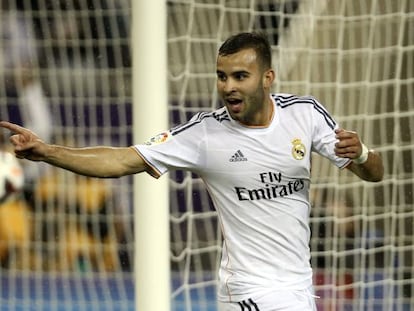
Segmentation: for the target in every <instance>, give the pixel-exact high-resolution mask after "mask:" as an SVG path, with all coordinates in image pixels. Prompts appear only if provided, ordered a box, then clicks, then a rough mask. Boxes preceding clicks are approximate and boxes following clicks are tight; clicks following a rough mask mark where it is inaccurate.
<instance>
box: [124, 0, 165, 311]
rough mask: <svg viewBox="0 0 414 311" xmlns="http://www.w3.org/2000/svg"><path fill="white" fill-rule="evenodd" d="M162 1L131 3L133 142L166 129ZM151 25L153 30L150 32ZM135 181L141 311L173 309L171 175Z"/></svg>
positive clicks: (137, 276)
mask: <svg viewBox="0 0 414 311" xmlns="http://www.w3.org/2000/svg"><path fill="white" fill-rule="evenodd" d="M166 18H167V10H166V2H165V1H164V0H152V1H132V25H133V27H132V33H131V43H132V44H131V45H132V51H133V53H132V55H133V62H132V63H133V71H132V77H133V79H132V81H133V83H132V94H133V97H132V102H133V112H134V118H133V125H134V131H133V132H134V135H133V137H134V141H136V142H144V141H146V140H148V139H149V138H150V137H152V136H154V135H155V134H156V133H160V132H162V131H164V130H166V129H168V126H169V124H168V94H167V92H168V87H167V72H168V70H167V29H166ZM149 28H151V31H149ZM134 180H135V184H134V215H135V216H134V224H135V273H136V274H135V284H136V291H135V292H136V296H135V297H136V306H137V310H154V311H156V310H159V311H164V310H171V303H170V292H171V291H170V260H169V254H170V252H169V200H168V194H169V191H168V175H167V176H163V177H161V178H160V179H159V180H154V179H153V178H152V177H151V176H149V175H144V176H141V175H140V176H136V177H135V179H134Z"/></svg>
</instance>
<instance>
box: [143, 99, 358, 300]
mask: <svg viewBox="0 0 414 311" xmlns="http://www.w3.org/2000/svg"><path fill="white" fill-rule="evenodd" d="M271 99H272V102H273V105H274V114H273V118H272V121H271V123H270V124H269V125H268V126H267V127H246V126H244V125H242V124H240V123H238V122H237V121H235V120H233V119H232V118H231V116H230V114H229V113H228V111H227V109H226V108H225V107H223V108H220V109H218V110H216V111H213V112H204V113H198V114H196V115H195V116H194V117H193V118H192V119H191V120H190V121H188V122H187V123H185V124H183V125H180V126H177V127H175V128H172V129H171V130H169V131H168V132H165V133H162V134H160V135H158V136H156V137H154V138H153V139H151V140H150V141H149V142H147V143H146V144H142V145H136V146H135V148H136V150H137V151H138V153H139V154H140V155H141V156H142V157H143V159H144V160H145V161H146V162H147V164H148V165H149V166H150V167H151V169H152V171H151V172H150V173H151V174H152V175H153V176H155V177H159V176H160V175H161V174H163V173H165V172H166V171H168V170H170V169H185V170H190V171H192V172H194V173H196V174H198V175H199V176H200V177H201V178H202V179H203V181H204V183H205V184H206V187H207V189H208V191H209V193H210V195H211V198H212V201H213V203H214V205H215V208H216V209H217V212H218V215H219V220H220V225H221V229H222V233H223V251H222V260H221V264H220V270H219V279H220V285H219V291H218V299H219V300H221V301H241V300H244V299H248V298H252V297H255V296H256V295H260V294H261V293H264V292H265V291H267V290H269V291H270V290H273V289H280V288H283V289H286V288H292V289H305V288H308V287H309V286H310V285H311V284H312V270H311V266H310V250H309V238H310V229H309V224H308V221H309V214H310V204H309V185H310V169H311V153H312V152H313V151H314V152H317V153H319V154H320V155H322V156H324V157H326V158H328V159H329V160H330V161H331V162H332V163H334V164H335V165H336V166H338V167H339V168H343V167H345V166H346V165H347V164H348V163H349V161H350V160H349V159H344V158H339V157H337V156H336V155H335V153H334V144H335V142H336V141H337V140H336V138H335V132H334V130H335V129H336V128H337V127H338V126H337V124H336V122H335V121H334V120H333V118H332V117H331V116H330V115H329V113H328V112H327V111H326V109H325V108H324V107H323V106H322V105H321V104H320V103H319V102H318V101H317V100H316V99H314V98H312V97H298V96H294V95H290V94H272V95H271Z"/></svg>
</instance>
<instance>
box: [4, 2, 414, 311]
mask: <svg viewBox="0 0 414 311" xmlns="http://www.w3.org/2000/svg"><path fill="white" fill-rule="evenodd" d="M167 11H168V17H167V25H168V27H167V31H168V38H167V42H166V44H167V48H168V77H167V78H168V87H169V91H168V92H169V93H168V99H169V102H168V112H169V117H170V125H171V126H173V125H176V124H179V123H182V122H185V121H186V120H188V118H189V117H190V116H191V115H193V114H194V113H195V112H197V111H200V110H212V109H214V108H216V107H217V106H218V105H219V102H218V100H217V94H216V93H215V91H214V89H215V68H214V66H215V55H216V50H217V47H218V45H219V44H220V43H221V42H222V40H224V39H225V38H226V37H227V36H228V35H230V34H232V33H234V32H239V31H248V30H260V31H265V32H266V33H267V34H268V35H269V39H270V40H271V42H272V44H273V50H274V63H275V64H274V65H275V67H276V72H277V81H276V83H275V91H282V92H292V93H298V94H312V95H313V96H315V97H317V98H318V99H320V100H321V101H322V102H323V103H324V104H325V105H326V107H327V108H328V110H329V111H331V112H332V114H333V115H334V116H335V117H336V118H337V120H338V121H339V122H340V123H341V125H342V126H343V127H345V128H353V129H355V130H357V131H359V132H360V133H361V134H362V136H363V137H364V141H365V143H366V144H367V145H368V146H370V147H373V148H376V149H378V150H379V151H380V152H381V153H382V155H383V157H384V162H385V168H386V175H385V180H384V181H383V182H381V183H379V184H367V183H363V182H360V181H358V180H357V179H355V178H354V177H353V176H350V175H349V174H347V173H339V172H337V171H336V170H335V169H334V168H332V167H331V166H330V164H329V163H326V161H321V159H319V158H318V157H316V156H315V158H314V161H313V187H312V204H313V210H312V214H313V215H312V216H313V218H312V223H311V226H312V230H313V237H312V240H311V249H312V254H313V258H314V259H313V261H314V262H313V265H314V267H315V284H316V290H317V294H318V295H320V296H321V297H322V299H320V300H319V304H320V310H378V311H379V310H384V311H385V310H404V311H405V310H410V308H411V306H412V305H414V298H413V291H414V289H413V286H412V283H413V278H414V276H413V274H414V268H413V259H414V258H413V253H414V248H413V229H412V228H413V220H414V211H413V150H414V147H413V138H412V133H413V132H414V130H413V127H414V106H413V98H414V97H413V93H414V75H413V71H414V33H413V29H414V27H413V26H414V3H413V2H412V1H409V0H395V1H392V0H369V1H358V0H347V1H339V0H331V1H324V0H321V1H307V0H278V1H277V0H275V1H270V0H256V1H247V0H241V1H240V0H239V1H232V0H227V1H225V0H204V1H201V0H192V1H191V0H181V1H180V0H176V1H174V0H171V1H167ZM1 14H2V19H1V20H2V22H3V26H2V28H0V32H1V33H2V34H3V35H2V37H1V41H0V50H3V51H7V48H8V47H10V45H14V44H15V46H14V47H15V49H11V50H12V52H10V51H9V54H8V53H6V52H2V54H1V55H0V64H1V65H2V67H3V68H4V70H3V74H2V75H1V78H0V79H1V84H0V119H6V120H10V121H14V122H17V123H19V124H25V125H30V126H33V127H34V128H37V127H38V128H39V129H40V130H42V131H43V130H44V131H45V132H46V134H47V135H50V141H52V142H57V143H65V144H71V145H76V146H87V145H95V144H112V145H119V146H126V145H130V144H132V143H136V142H134V141H133V135H132V110H133V109H135V108H136V109H139V105H147V104H150V103H140V102H137V103H134V105H133V104H132V90H131V87H132V84H131V81H132V77H131V75H132V60H131V53H130V46H131V40H133V39H134V38H131V31H130V25H131V19H132V16H131V2H130V1H127V0H122V1H110V0H86V1H80V0H66V1H59V0H39V1H25V0H18V1H12V0H6V1H3V2H2V12H1ZM6 15H8V17H10V15H11V17H10V18H11V19H13V20H15V21H16V22H19V23H20V22H21V23H23V24H25V25H26V26H23V29H26V30H25V31H23V33H24V34H25V36H23V37H18V36H19V35H20V34H19V33H18V32H16V33H14V32H13V34H11V33H9V32H8V28H7V26H5V25H4V24H5V21H7V20H8V19H6V18H5V16H6ZM16 16H17V17H16ZM138 18H139V17H138ZM156 19H157V17H156V16H155V17H154V25H149V26H148V28H149V29H150V28H151V27H156ZM22 20H23V21H22ZM24 27H27V28H24ZM13 29H14V28H13ZM27 29H29V30H30V36H29V31H28V30H27ZM12 35H15V36H17V38H15V39H13V38H11V36H12ZM26 36H28V37H26ZM11 43H12V44H11ZM142 44H145V42H143V43H142ZM19 51H20V52H19ZM23 51H25V52H26V53H23ZM18 52H19V53H18ZM149 61H156V60H149ZM39 92H40V93H39ZM27 98H29V100H27ZM25 105H26V106H25ZM32 105H38V108H35V109H31V108H30V107H32ZM34 107H36V106H34ZM45 107H46V108H47V109H46V110H45V109H44V108H45ZM27 111H31V113H32V114H30V115H27ZM39 112H42V113H43V114H40V113H39ZM152 117H153V118H156V116H152ZM45 120H46V121H48V120H49V121H51V122H52V123H51V125H52V126H51V127H47V126H45V123H46V122H45ZM298 121H300V120H298ZM3 134H5V133H2V135H3ZM3 139H6V137H5V136H3ZM23 165H24V169H25V171H26V173H27V185H26V187H25V189H24V192H23V193H22V194H21V195H20V196H19V198H18V199H20V200H23V202H24V204H25V205H24V206H22V205H16V204H14V202H7V204H6V203H4V204H3V203H2V205H1V206H0V221H1V222H0V223H1V225H0V226H1V229H0V244H1V245H2V247H0V250H1V251H2V253H0V259H1V270H0V279H1V284H0V286H1V289H0V310H133V308H134V275H133V258H132V256H133V249H134V238H133V236H134V234H133V232H134V224H133V222H132V221H131V219H132V218H133V217H132V213H133V206H132V205H133V204H132V199H131V198H132V179H131V178H122V179H120V180H116V181H112V180H111V181H101V180H90V179H86V178H81V177H76V176H74V175H73V174H70V173H66V172H63V171H59V170H54V169H50V168H48V167H46V166H42V165H35V166H33V165H28V164H27V163H23ZM170 199H171V203H170V226H171V227H170V233H171V235H170V236H171V249H170V253H171V254H170V255H171V271H172V281H171V282H172V284H173V286H172V289H173V293H172V306H173V309H174V310H214V305H215V304H214V291H215V284H216V283H215V282H216V281H215V280H216V275H215V273H214V272H215V270H216V267H217V263H218V259H219V254H220V233H219V228H218V227H217V225H216V224H217V219H216V214H215V212H214V210H213V208H212V206H211V202H210V201H209V198H208V195H207V193H206V191H205V189H204V187H203V185H202V183H201V181H200V180H199V179H198V178H197V176H194V175H192V174H188V173H183V172H174V173H172V174H171V175H170ZM345 207H346V208H345ZM3 246H4V247H3ZM138 256H139V254H138Z"/></svg>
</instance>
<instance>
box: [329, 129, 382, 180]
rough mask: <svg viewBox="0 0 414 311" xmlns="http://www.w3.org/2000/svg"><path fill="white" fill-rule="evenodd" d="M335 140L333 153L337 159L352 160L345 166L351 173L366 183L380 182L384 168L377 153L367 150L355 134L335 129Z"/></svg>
mask: <svg viewBox="0 0 414 311" xmlns="http://www.w3.org/2000/svg"><path fill="white" fill-rule="evenodd" d="M336 138H337V139H338V142H337V143H336V146H335V153H336V155H337V156H339V157H342V158H349V159H352V160H353V161H352V162H351V164H350V165H348V166H347V168H348V169H349V170H350V171H351V172H353V173H354V174H355V175H357V176H358V177H360V178H361V179H363V180H366V181H373V182H377V181H381V180H382V178H383V177H384V166H383V163H382V158H381V156H380V155H379V153H378V152H376V151H374V150H367V149H366V147H364V145H363V144H362V142H361V140H360V138H359V136H358V134H357V133H356V132H353V131H346V130H344V129H337V130H336Z"/></svg>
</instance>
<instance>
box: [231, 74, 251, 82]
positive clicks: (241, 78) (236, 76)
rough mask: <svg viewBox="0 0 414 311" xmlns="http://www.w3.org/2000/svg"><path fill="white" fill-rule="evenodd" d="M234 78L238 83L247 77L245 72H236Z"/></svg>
mask: <svg viewBox="0 0 414 311" xmlns="http://www.w3.org/2000/svg"><path fill="white" fill-rule="evenodd" d="M234 77H235V79H236V80H238V81H243V80H244V79H246V78H247V77H248V74H247V73H246V72H237V73H236V74H235V75H234Z"/></svg>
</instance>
